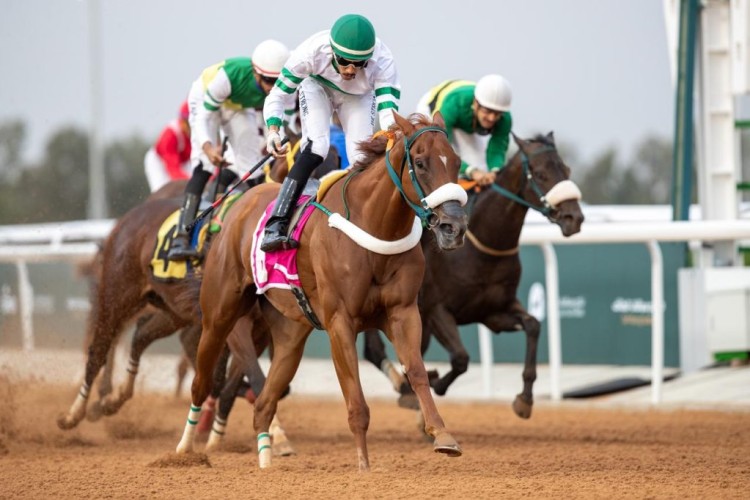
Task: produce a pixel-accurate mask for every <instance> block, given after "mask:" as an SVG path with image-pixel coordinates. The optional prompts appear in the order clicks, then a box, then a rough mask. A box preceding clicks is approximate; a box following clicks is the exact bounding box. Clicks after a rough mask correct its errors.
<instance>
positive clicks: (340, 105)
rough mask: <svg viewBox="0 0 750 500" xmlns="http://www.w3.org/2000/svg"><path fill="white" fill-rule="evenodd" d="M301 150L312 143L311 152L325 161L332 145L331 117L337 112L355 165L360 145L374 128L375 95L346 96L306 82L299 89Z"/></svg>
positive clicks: (308, 79)
mask: <svg viewBox="0 0 750 500" xmlns="http://www.w3.org/2000/svg"><path fill="white" fill-rule="evenodd" d="M299 108H300V119H301V121H302V140H303V141H304V142H303V143H302V147H303V148H305V147H306V146H307V143H308V141H312V152H313V153H315V154H317V155H320V156H321V157H323V158H325V157H326V156H328V150H329V148H330V145H331V132H330V126H331V117H332V116H333V112H334V111H335V112H336V114H337V115H338V117H339V120H340V121H341V128H343V129H344V136H345V137H346V154H347V156H348V158H349V163H350V164H354V163H355V162H356V161H357V160H359V159H360V158H361V157H362V154H361V153H360V151H359V148H358V146H357V143H358V142H359V141H363V140H366V139H369V138H370V137H372V134H373V132H374V128H375V116H376V107H375V93H374V92H373V93H370V94H364V95H351V94H344V93H343V92H340V91H338V90H333V89H331V88H329V87H326V86H325V85H323V84H321V83H319V82H318V81H317V80H315V79H314V78H306V79H305V80H304V81H303V82H302V84H301V85H300V86H299Z"/></svg>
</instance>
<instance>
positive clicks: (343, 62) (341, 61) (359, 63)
mask: <svg viewBox="0 0 750 500" xmlns="http://www.w3.org/2000/svg"><path fill="white" fill-rule="evenodd" d="M333 57H334V58H335V59H336V64H338V65H339V66H340V67H342V68H343V67H345V66H354V67H355V68H364V67H365V66H367V59H365V60H364V61H350V60H349V59H344V58H343V57H341V56H340V55H338V54H334V55H333Z"/></svg>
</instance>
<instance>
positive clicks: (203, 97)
mask: <svg viewBox="0 0 750 500" xmlns="http://www.w3.org/2000/svg"><path fill="white" fill-rule="evenodd" d="M288 57H289V50H288V49H287V48H286V46H285V45H284V44H282V43H281V42H277V41H276V40H266V41H264V42H261V43H260V44H259V45H258V46H257V47H256V48H255V50H254V51H253V55H252V58H248V57H235V58H232V59H225V60H224V61H222V62H220V63H218V64H215V65H213V66H210V67H208V68H206V69H205V70H203V73H201V75H200V77H199V78H198V79H197V80H196V81H195V82H193V86H192V87H191V89H190V94H189V96H188V103H189V106H190V126H191V129H192V136H191V142H192V150H193V152H192V156H191V161H192V165H193V175H192V177H191V178H190V181H189V182H188V185H187V187H186V188H185V199H184V201H183V204H182V210H181V212H180V219H179V222H178V224H177V235H176V236H175V238H174V239H173V240H172V247H171V248H170V250H169V254H168V256H169V259H171V260H185V259H188V258H192V257H196V256H197V255H198V252H197V251H196V250H195V249H194V248H192V246H191V245H190V242H189V241H188V230H187V226H188V225H189V224H190V223H192V222H193V221H194V220H195V217H196V214H197V212H198V205H199V203H200V197H201V193H202V192H203V188H204V187H205V186H206V183H207V182H208V179H209V177H211V173H212V172H211V171H212V170H213V167H221V166H224V165H225V164H226V163H225V160H224V158H223V151H222V147H221V143H220V141H219V139H218V138H219V132H220V131H221V132H223V133H224V135H225V136H227V137H228V139H229V144H230V145H231V147H232V150H233V153H234V160H235V163H236V164H235V165H234V167H233V170H234V169H236V171H235V172H236V173H237V174H240V175H242V174H244V173H246V172H247V171H248V170H249V169H250V168H251V167H252V166H253V165H254V164H256V163H257V162H258V161H259V160H260V159H261V154H260V153H261V151H262V144H263V139H262V135H261V133H260V132H259V130H262V121H261V119H262V117H261V116H260V113H259V112H258V111H259V110H261V109H262V108H263V103H264V101H265V99H266V96H267V95H268V92H269V91H270V90H271V88H272V87H273V85H274V83H275V82H276V79H277V78H278V77H279V72H280V71H281V68H282V67H283V66H284V63H285V62H286V60H287V58H288ZM257 175H258V176H260V175H262V172H261V171H258V173H257Z"/></svg>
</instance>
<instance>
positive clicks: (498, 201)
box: [469, 162, 528, 250]
mask: <svg viewBox="0 0 750 500" xmlns="http://www.w3.org/2000/svg"><path fill="white" fill-rule="evenodd" d="M521 175H522V174H521V169H520V164H518V162H515V163H514V162H511V163H510V164H508V165H507V166H506V167H505V168H504V169H503V170H501V171H500V173H499V174H498V177H497V180H496V181H495V182H496V184H498V185H499V186H500V187H503V188H505V189H507V190H508V191H510V192H511V193H515V194H519V190H520V189H521ZM527 211H528V208H527V207H525V206H523V205H521V204H520V203H518V202H515V201H513V200H511V199H510V198H506V197H505V196H503V195H502V194H500V193H499V192H497V191H495V190H494V189H492V188H491V187H488V188H486V189H484V190H483V191H482V192H481V193H480V194H479V199H478V200H477V203H476V205H475V207H474V210H473V212H472V214H471V217H470V218H469V231H471V232H472V233H474V235H475V236H476V237H477V238H478V239H479V241H481V242H482V243H483V244H485V245H486V246H488V247H490V248H492V249H495V250H508V249H511V248H515V247H516V246H518V241H519V240H520V239H521V229H522V228H523V222H524V220H525V219H526V212H527Z"/></svg>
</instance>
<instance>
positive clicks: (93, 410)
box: [59, 133, 340, 437]
mask: <svg viewBox="0 0 750 500" xmlns="http://www.w3.org/2000/svg"><path fill="white" fill-rule="evenodd" d="M289 137H290V144H292V145H293V146H294V145H295V144H296V143H297V142H298V141H299V139H300V137H299V136H296V135H294V134H291V133H289ZM292 158H293V156H290V157H283V158H277V159H274V161H273V162H271V164H270V165H269V167H268V168H269V170H270V172H271V178H270V180H272V181H274V182H280V181H281V180H283V179H284V177H286V174H287V172H288V170H289V167H288V161H289V160H291V159H292ZM339 163H340V159H339V156H338V153H337V151H336V149H335V148H334V147H331V149H330V151H329V154H328V156H327V157H326V160H325V161H324V163H323V164H322V165H320V166H319V167H318V168H317V169H316V170H315V172H314V173H313V175H314V176H315V177H316V178H320V177H322V175H324V174H326V173H327V172H329V171H331V170H334V169H337V168H338V166H339ZM186 184H187V181H185V180H179V181H173V182H169V183H167V184H165V185H164V186H162V187H161V188H160V189H158V190H157V191H155V192H154V193H151V195H149V197H148V198H147V201H151V200H159V199H162V200H170V199H177V198H179V197H181V196H182V193H183V192H184V190H185V186H186ZM239 187H240V188H241V189H247V187H248V186H242V185H241V186H239ZM215 189H216V187H215V181H212V182H211V183H210V185H209V186H208V188H207V191H208V192H212V191H215ZM128 217H130V216H128ZM154 222H156V223H158V224H161V219H154ZM136 223H137V222H136ZM148 227H152V226H148ZM154 228H155V230H158V226H155V227H154ZM153 236H155V232H154V235H153ZM152 244H153V242H152ZM147 245H148V242H147ZM102 260H103V252H102V251H101V250H100V251H99V252H97V255H96V256H95V257H94V259H93V261H92V262H91V263H90V264H89V265H88V266H86V268H84V269H82V272H84V273H85V274H86V276H87V277H88V278H89V281H90V283H91V286H92V293H91V299H92V303H97V302H98V301H99V300H100V296H99V295H98V291H97V289H98V287H99V282H100V281H101V273H102V272H103V271H102ZM105 286H106V287H107V288H111V286H110V285H109V284H105ZM134 286H138V285H137V284H134ZM168 289H170V290H171V289H172V287H169V288H168ZM178 289H179V288H178ZM135 316H137V320H136V329H135V332H134V334H133V339H132V342H131V348H130V361H129V367H128V374H127V379H126V382H125V384H124V385H123V386H121V387H120V388H119V390H118V392H117V393H116V394H113V384H112V377H113V368H114V352H115V347H116V342H115V341H116V339H117V338H118V337H119V336H120V335H121V333H122V331H123V329H124V328H120V330H119V331H117V333H116V334H115V337H114V338H113V339H111V340H110V342H109V344H110V348H109V350H108V353H107V357H106V360H104V361H102V363H103V365H104V372H103V373H102V375H101V377H99V391H98V393H99V400H98V401H95V402H94V403H93V404H92V405H91V406H90V408H89V410H88V414H86V413H85V409H84V414H85V415H86V416H87V418H88V419H89V420H92V421H95V420H98V419H99V418H100V417H101V416H103V415H113V414H115V413H117V411H119V409H120V408H121V407H122V405H123V404H124V403H125V402H126V401H127V400H128V399H130V398H131V397H132V394H133V388H134V385H135V377H136V375H137V372H138V365H139V361H140V358H141V355H142V354H143V352H144V351H145V349H146V348H147V347H148V346H149V345H151V344H152V343H153V342H155V341H156V340H159V339H161V338H164V337H166V336H169V335H172V334H173V333H174V332H175V331H177V330H178V328H177V327H176V326H175V329H172V330H171V331H170V329H169V328H170V326H169V325H171V324H172V323H173V320H172V319H171V318H170V313H168V312H163V311H161V310H160V309H159V308H156V307H152V306H148V305H147V306H146V307H145V308H144V310H143V311H139V313H137V315H134V316H133V317H135ZM130 319H131V318H129V319H128V320H127V321H125V323H129V322H130ZM196 329H197V331H196ZM96 335H100V336H101V329H99V328H95V327H93V326H92V325H90V327H89V328H88V331H87V338H86V349H87V350H88V349H89V347H90V346H91V345H92V344H93V342H94V337H95V336H96ZM199 336H200V323H196V324H191V325H190V326H189V327H187V328H185V329H184V330H182V331H181V334H180V340H181V343H182V345H183V349H184V351H185V352H186V353H187V354H188V356H186V357H185V359H183V360H181V362H180V366H179V367H178V384H177V390H176V392H177V393H178V394H179V388H180V380H181V376H184V372H185V371H186V369H187V366H186V365H184V362H185V361H187V362H192V361H194V359H195V352H196V350H197V342H198V337H199ZM262 337H263V336H262V334H260V333H258V337H257V341H258V342H260V339H261V338H262ZM101 341H102V340H101V339H100V340H99V341H98V342H101ZM263 342H264V345H263V347H265V345H267V339H264V340H263ZM242 345H243V343H241V342H236V346H237V347H238V348H241V346H242ZM244 345H245V346H247V345H246V344H244ZM255 347H256V348H262V347H261V346H260V345H256V346H255ZM246 348H247V347H246ZM243 357H244V358H245V359H247V360H254V362H251V363H250V364H249V365H246V366H245V368H244V371H243V369H240V370H238V369H236V367H235V369H234V370H233V371H232V376H231V377H230V378H229V379H228V381H227V385H228V386H230V387H228V389H231V387H236V386H237V385H239V383H240V382H241V378H242V376H243V375H244V373H245V371H248V372H250V373H253V374H255V375H256V378H258V375H260V374H262V372H259V367H258V365H257V359H254V357H255V351H252V350H250V351H248V353H247V354H245V355H244V356H243ZM94 364H95V365H96V364H97V362H95V363H94ZM235 365H237V364H236V363H235ZM100 366H101V365H100ZM95 378H96V376H95ZM257 382H258V383H259V384H260V385H262V384H263V380H258V381H257ZM92 383H93V380H91V381H89V383H88V386H86V388H83V387H82V388H81V393H86V394H88V391H89V390H90V387H91V384H92ZM220 391H221V387H216V388H215V392H214V393H213V394H214V395H215V396H218V393H219V392H220ZM223 405H224V408H231V403H230V402H227V401H225V402H224V403H223ZM78 411H79V412H80V411H81V410H80V409H79V410H78ZM224 413H228V411H221V412H219V414H218V417H219V419H220V420H226V416H227V415H225V414H224ZM222 417H223V418H222ZM77 421H78V419H77V417H72V416H71V415H70V414H69V415H67V416H62V417H61V418H60V421H59V422H61V423H60V426H61V427H62V428H68V426H75V425H76V424H77ZM212 437H213V436H212Z"/></svg>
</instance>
